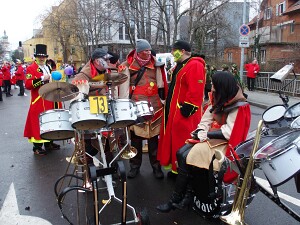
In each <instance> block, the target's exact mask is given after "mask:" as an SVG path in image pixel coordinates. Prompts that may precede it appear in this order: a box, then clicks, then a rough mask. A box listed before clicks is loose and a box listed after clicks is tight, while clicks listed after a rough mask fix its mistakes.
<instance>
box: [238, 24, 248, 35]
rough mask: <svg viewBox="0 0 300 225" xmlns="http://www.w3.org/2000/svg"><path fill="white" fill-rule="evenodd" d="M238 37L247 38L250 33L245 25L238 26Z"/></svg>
mask: <svg viewBox="0 0 300 225" xmlns="http://www.w3.org/2000/svg"><path fill="white" fill-rule="evenodd" d="M239 31H240V35H242V36H247V35H248V34H249V33H250V27H249V26H248V25H246V24H243V25H242V26H240V29H239Z"/></svg>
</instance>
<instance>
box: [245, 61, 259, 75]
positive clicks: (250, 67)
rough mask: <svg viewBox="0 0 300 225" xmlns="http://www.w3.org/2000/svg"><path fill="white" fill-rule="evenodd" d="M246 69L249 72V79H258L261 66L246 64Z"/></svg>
mask: <svg viewBox="0 0 300 225" xmlns="http://www.w3.org/2000/svg"><path fill="white" fill-rule="evenodd" d="M245 69H246V71H247V77H249V78H256V75H257V74H258V73H259V70H260V68H259V65H258V64H253V63H248V64H246V65H245Z"/></svg>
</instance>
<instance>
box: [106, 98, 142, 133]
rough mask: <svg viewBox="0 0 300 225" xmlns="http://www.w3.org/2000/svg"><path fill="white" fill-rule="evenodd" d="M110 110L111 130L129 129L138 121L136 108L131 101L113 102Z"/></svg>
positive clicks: (118, 100)
mask: <svg viewBox="0 0 300 225" xmlns="http://www.w3.org/2000/svg"><path fill="white" fill-rule="evenodd" d="M109 108H110V113H109V115H108V118H107V125H108V126H109V127H111V128H122V127H127V126H130V125H133V124H134V123H135V121H136V120H137V115H136V107H134V103H133V101H132V100H130V99H116V100H111V101H110V103H109Z"/></svg>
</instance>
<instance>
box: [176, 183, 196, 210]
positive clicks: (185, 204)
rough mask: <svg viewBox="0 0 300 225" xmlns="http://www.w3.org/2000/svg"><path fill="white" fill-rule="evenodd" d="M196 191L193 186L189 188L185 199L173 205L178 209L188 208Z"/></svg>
mask: <svg viewBox="0 0 300 225" xmlns="http://www.w3.org/2000/svg"><path fill="white" fill-rule="evenodd" d="M193 197H194V192H193V190H192V189H191V188H188V189H187V191H186V193H185V195H184V197H183V199H182V200H181V201H180V202H179V203H173V206H174V207H175V208H177V209H181V210H183V209H187V208H189V206H190V205H191V203H192V202H193Z"/></svg>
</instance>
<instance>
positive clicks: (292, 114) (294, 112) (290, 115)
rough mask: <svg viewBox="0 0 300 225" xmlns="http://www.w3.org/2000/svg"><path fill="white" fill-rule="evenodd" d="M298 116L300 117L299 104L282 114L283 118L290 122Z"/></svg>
mask: <svg viewBox="0 0 300 225" xmlns="http://www.w3.org/2000/svg"><path fill="white" fill-rule="evenodd" d="M298 116H300V102H298V103H296V104H294V105H292V106H290V107H289V108H287V110H286V111H285V113H284V118H285V119H286V120H287V121H290V122H292V121H293V120H295V119H296V118H297V117H298Z"/></svg>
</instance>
